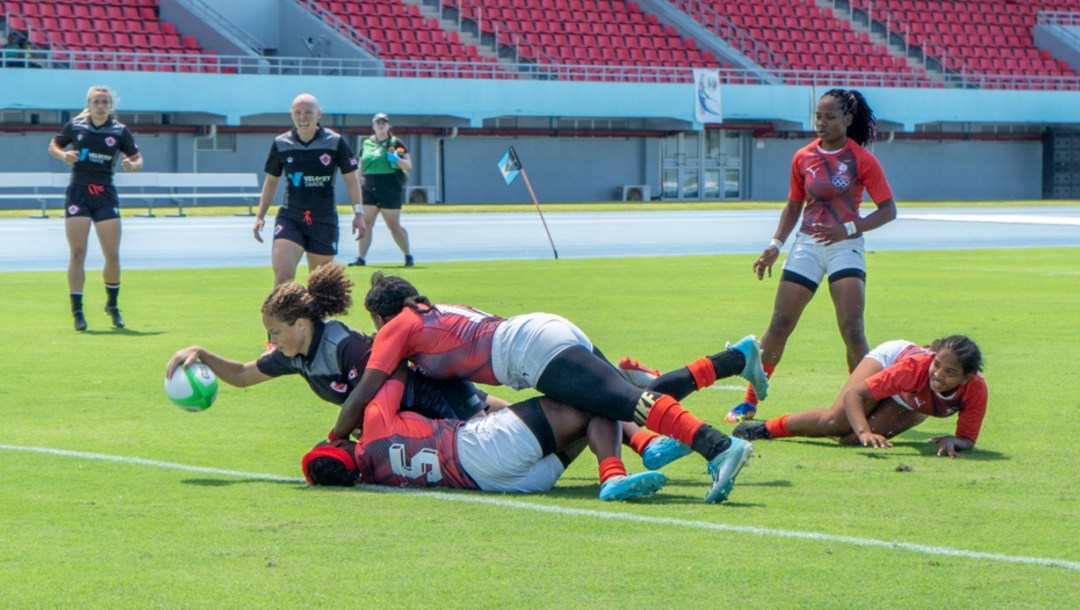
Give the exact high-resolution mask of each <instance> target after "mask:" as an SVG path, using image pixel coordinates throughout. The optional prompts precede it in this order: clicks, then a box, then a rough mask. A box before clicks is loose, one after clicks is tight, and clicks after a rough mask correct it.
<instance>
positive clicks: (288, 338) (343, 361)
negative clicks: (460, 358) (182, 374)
mask: <svg viewBox="0 0 1080 610" xmlns="http://www.w3.org/2000/svg"><path fill="white" fill-rule="evenodd" d="M352 285H353V284H352V280H350V279H349V278H348V276H346V275H345V268H344V267H342V266H340V265H323V266H321V267H319V268H318V269H315V270H314V271H312V272H311V275H310V276H309V277H308V286H307V288H305V287H303V286H301V285H299V284H295V283H291V282H290V283H286V284H282V285H280V286H277V287H275V288H274V290H273V291H272V292H271V293H270V295H269V296H268V297H266V300H265V301H264V302H263V305H262V320H263V326H265V328H266V331H267V333H268V335H269V338H270V344H271V346H272V348H273V349H271V350H269V351H267V352H266V353H264V354H263V355H262V356H261V357H260V358H259V359H257V360H251V361H248V362H239V361H236V360H230V359H228V358H224V357H222V356H219V355H218V354H215V353H213V352H211V351H209V350H207V349H205V348H203V347H200V346H198V345H192V346H190V347H185V348H184V349H181V350H178V351H177V352H176V353H175V354H173V356H172V358H170V359H169V363H168V364H167V365H166V367H165V375H166V378H168V377H170V376H171V375H172V373H173V371H174V370H176V367H178V366H185V367H187V366H190V365H191V364H192V363H194V362H196V361H200V362H202V363H204V364H206V365H207V366H209V367H210V368H211V369H212V370H213V371H214V373H215V374H216V375H217V376H218V378H220V379H221V380H222V381H224V382H226V383H228V384H230V385H233V386H236V387H240V388H243V387H247V386H251V385H255V384H257V383H262V382H264V381H269V380H270V379H274V378H276V377H279V376H283V375H293V374H295V375H300V376H301V377H303V378H304V380H305V381H307V382H308V385H309V386H310V387H311V390H312V391H313V392H315V394H316V395H317V396H318V397H319V398H322V399H323V400H325V401H327V402H331V403H333V404H336V405H341V403H343V402H345V398H346V397H347V396H348V395H349V393H350V392H352V391H353V390H354V389H355V388H356V384H357V383H358V382H359V381H360V373H361V372H362V371H363V370H364V366H365V365H366V364H367V359H368V356H369V355H370V354H371V343H372V341H371V337H368V336H367V335H364V334H363V333H360V332H357V331H355V330H353V329H351V328H349V327H348V326H346V325H345V324H343V323H341V322H339V321H337V320H327V319H326V318H327V317H329V316H337V315H344V314H346V313H348V310H349V307H350V306H352V296H351V290H352ZM507 404H509V403H508V402H506V401H504V400H502V399H500V398H495V397H491V396H487V394H486V393H484V392H482V391H480V390H479V389H477V388H476V386H474V385H473V384H471V383H468V382H462V381H460V380H435V379H430V378H428V377H426V376H424V375H423V374H420V373H416V372H413V373H411V374H410V377H409V379H408V381H407V382H406V391H405V395H404V398H403V406H402V408H403V409H405V410H412V411H417V412H419V413H422V414H424V415H427V416H428V417H435V418H451V419H458V418H460V419H468V418H469V417H472V416H474V415H476V414H477V413H479V412H481V411H483V410H485V409H486V408H498V407H501V406H505V405H507Z"/></svg>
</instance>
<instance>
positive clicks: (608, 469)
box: [600, 457, 626, 483]
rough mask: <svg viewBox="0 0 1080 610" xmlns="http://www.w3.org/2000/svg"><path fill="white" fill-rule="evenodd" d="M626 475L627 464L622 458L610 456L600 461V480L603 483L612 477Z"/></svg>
mask: <svg viewBox="0 0 1080 610" xmlns="http://www.w3.org/2000/svg"><path fill="white" fill-rule="evenodd" d="M625 475H626V465H625V464H623V461H622V458H617V457H609V458H606V459H604V460H603V461H601V462H600V482H601V483H603V482H604V481H607V480H608V479H610V478H611V477H619V476H625Z"/></svg>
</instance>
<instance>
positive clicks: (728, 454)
mask: <svg viewBox="0 0 1080 610" xmlns="http://www.w3.org/2000/svg"><path fill="white" fill-rule="evenodd" d="M752 455H754V447H753V445H751V444H750V443H748V442H746V441H744V440H742V439H741V438H733V439H731V446H730V447H728V448H727V451H725V452H723V453H721V454H719V455H717V456H716V457H714V458H713V459H711V460H709V466H708V470H709V475H710V476H711V477H712V480H713V482H712V487H710V488H709V493H707V494H705V503H706V504H718V503H720V502H723V501H724V500H727V498H728V495H729V494H731V488H732V487H734V486H735V477H737V476H739V471H740V470H742V468H743V466H745V465H746V462H747V461H749V460H750V456H752Z"/></svg>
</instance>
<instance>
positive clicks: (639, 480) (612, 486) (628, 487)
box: [600, 471, 667, 502]
mask: <svg viewBox="0 0 1080 610" xmlns="http://www.w3.org/2000/svg"><path fill="white" fill-rule="evenodd" d="M665 483H667V477H666V476H664V473H662V472H652V471H649V472H639V473H636V474H627V475H621V476H617V477H611V478H610V479H608V480H606V481H604V482H603V483H601V484H600V499H601V500H603V501H605V502H608V501H611V500H629V499H630V498H647V497H649V496H651V495H653V494H655V493H656V492H658V491H660V490H661V489H662V488H663V487H664V484H665Z"/></svg>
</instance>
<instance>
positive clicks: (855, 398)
mask: <svg viewBox="0 0 1080 610" xmlns="http://www.w3.org/2000/svg"><path fill="white" fill-rule="evenodd" d="M982 368H983V360H982V353H981V352H980V351H979V346H977V345H976V344H975V342H974V341H972V340H971V339H969V338H968V337H965V336H963V335H952V336H949V337H945V338H944V339H938V340H937V341H934V342H933V343H932V344H931V345H930V346H929V347H920V346H918V345H916V344H914V343H911V342H910V341H902V340H901V341H888V342H886V343H882V344H881V345H879V346H877V347H875V348H874V349H873V350H872V351H871V352H870V353H868V354H867V355H866V358H863V360H862V362H860V363H859V365H858V366H857V367H855V371H854V372H853V373H852V374H851V377H850V378H849V379H848V381H847V383H846V384H844V388H843V389H842V390H841V391H840V395H839V396H838V397H837V398H836V402H834V403H833V406H832V408H831V409H811V410H808V411H802V412H801V413H795V414H793V415H782V416H780V417H776V418H773V419H770V420H768V421H765V422H743V423H741V424H739V425H738V426H736V427H735V430H734V432H732V435H733V436H736V437H739V438H745V439H749V440H765V439H773V438H783V437H786V436H808V437H822V436H832V437H839V441H840V444H842V445H856V444H858V445H862V446H864V447H892V443H891V442H889V440H888V439H890V438H892V437H894V436H896V435H897V434H900V433H901V432H904V431H906V430H910V429H911V428H914V427H915V426H917V425H919V424H920V423H922V422H923V421H925V420H926V418H927V417H949V416H950V415H952V414H954V413H955V414H957V418H956V434H955V435H954V436H939V437H934V438H932V439H930V442H931V443H934V444H936V445H937V446H938V452H937V454H938V455H947V456H949V457H957V456H958V455H959V453H960V452H961V451H969V450H971V449H972V448H974V447H975V441H976V440H978V438H979V430H980V428H982V422H983V417H984V416H985V415H986V401H987V388H986V381H985V380H984V379H983V377H982V375H981V374H979V372H980V371H982Z"/></svg>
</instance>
